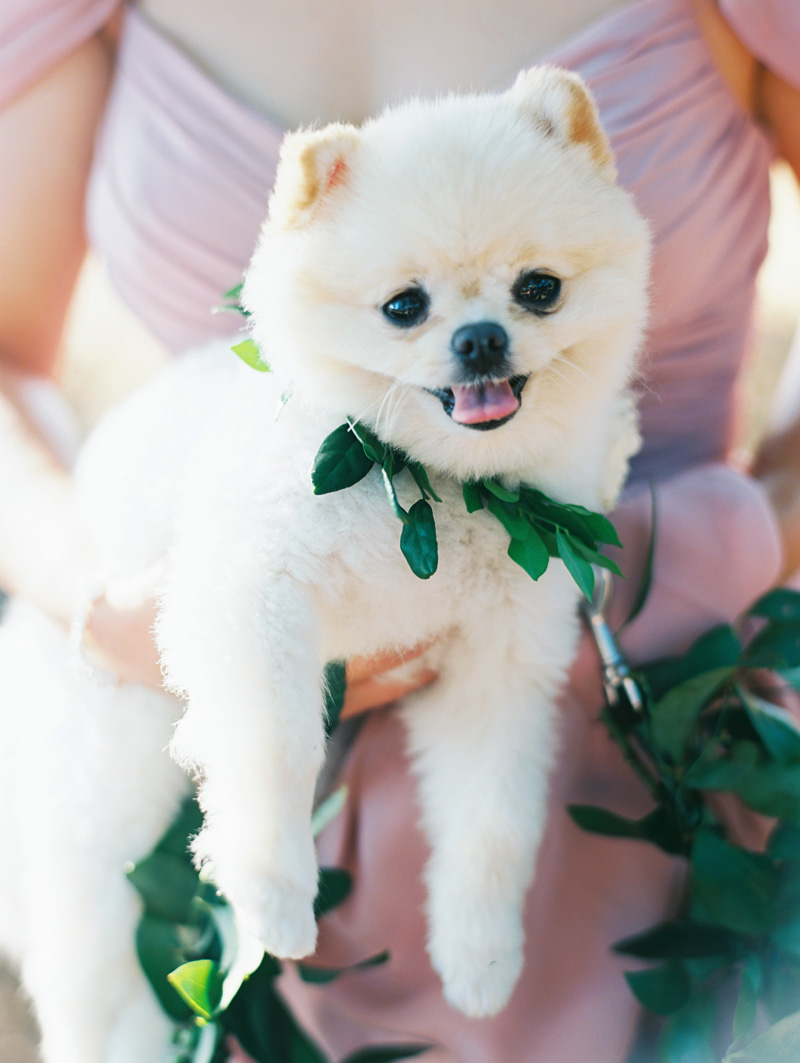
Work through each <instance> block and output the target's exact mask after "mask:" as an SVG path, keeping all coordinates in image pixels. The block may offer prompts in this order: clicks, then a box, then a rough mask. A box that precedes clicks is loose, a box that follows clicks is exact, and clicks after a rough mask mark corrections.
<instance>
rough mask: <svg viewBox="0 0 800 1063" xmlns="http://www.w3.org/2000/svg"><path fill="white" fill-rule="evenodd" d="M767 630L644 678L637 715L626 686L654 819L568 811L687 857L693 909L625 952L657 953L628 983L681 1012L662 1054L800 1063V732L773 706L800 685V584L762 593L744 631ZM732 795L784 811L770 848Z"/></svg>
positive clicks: (622, 945) (718, 631) (771, 811)
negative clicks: (739, 839) (739, 813)
mask: <svg viewBox="0 0 800 1063" xmlns="http://www.w3.org/2000/svg"><path fill="white" fill-rule="evenodd" d="M756 623H757V624H758V625H759V630H758V632H757V634H756V635H755V637H753V638H752V639H751V640H750V641H749V642H746V641H744V640H743V638H742V633H741V630H736V629H735V628H733V627H731V626H728V625H721V626H719V627H716V628H714V629H713V630H711V631H709V632H708V633H707V634H705V635H703V636H702V637H701V638H699V639H698V640H697V641H696V642H695V643H694V644H693V645H692V646H691V648H690V649H689V650H688V652H687V653H685V654H684V655H683V656H682V657H677V658H669V659H665V660H659V661H655V662H652V663H650V664H646V665H643V666H642V667H641V668H639V669H638V670H636V671H634V672H633V673H632V677H633V679H634V680H635V681H636V683H637V684H638V686H639V688H640V691H641V693H642V695H643V704H642V705H640V707H639V708H638V710H637V709H635V708H634V707H633V706H632V704H631V701H630V700H629V698H628V697H627V696H626V694H625V690H624V688H623V689H620V690H619V691H618V697H617V698H616V699H612V700H610V701H609V704H608V705H607V706H606V708H605V710H604V712H603V720H604V722H605V724H606V727H607V728H608V731H609V733H610V734H611V736H612V738H614V740H615V741H616V742H617V743H618V744H619V745H620V747H621V749H622V751H623V753H624V755H625V758H626V760H627V761H628V763H629V764H630V765H631V767H632V768H633V769H634V771H635V772H636V774H637V775H638V776H639V778H640V779H641V780H642V782H643V783H644V784H645V786H646V787H647V788H648V790H649V791H650V793H651V795H652V797H653V799H654V801H655V807H654V809H653V810H652V811H651V812H650V813H648V814H647V815H646V816H645V817H644V818H643V819H640V820H630V819H625V818H623V817H621V816H619V815H617V814H616V813H614V812H610V811H608V810H605V809H601V808H595V807H591V806H573V807H571V808H570V810H569V811H570V813H571V815H572V817H573V819H574V820H575V822H576V823H577V824H578V825H579V826H580V827H582V828H583V829H584V830H587V831H591V832H593V833H596V834H604V835H609V836H613V837H617V838H631V839H638V840H641V841H644V842H648V843H650V844H652V845H655V846H657V847H658V848H659V849H662V850H663V851H665V852H667V853H670V854H673V855H677V856H679V857H682V858H683V859H684V860H686V862H687V864H688V869H689V897H688V899H687V902H686V906H685V911H684V913H683V914H682V915H681V916H680V917H678V918H676V919H672V920H669V921H667V922H663V923H660V924H659V925H657V926H655V927H652V928H651V929H649V930H646V931H644V932H643V933H640V934H637V935H636V936H635V937H629V938H626V939H625V940H624V941H620V942H618V943H617V944H616V945H615V946H614V948H615V950H616V951H617V952H620V953H622V954H624V955H628V956H635V957H637V958H639V959H640V960H650V961H657V963H656V965H655V966H651V967H649V968H646V969H644V970H638V971H634V972H630V973H628V974H627V975H626V978H627V980H628V983H629V985H630V987H631V989H632V991H633V993H634V994H635V996H636V997H637V999H638V1000H639V1001H640V1002H641V1003H642V1004H643V1005H644V1007H645V1008H648V1009H649V1010H650V1011H651V1012H653V1013H655V1014H656V1015H660V1016H662V1017H665V1019H666V1021H665V1023H664V1027H663V1032H662V1033H661V1037H660V1042H659V1059H660V1060H661V1063H720V1061H722V1063H797V1060H798V1059H800V1010H799V1009H800V729H798V727H797V726H796V724H795V723H794V722H793V720H792V718H791V716H790V715H789V714H788V712H787V711H786V710H785V709H783V708H781V706H780V705H779V704H778V703H777V702H776V700H774V699H775V697H780V696H783V695H785V694H786V692H787V691H789V690H791V689H792V688H794V689H795V690H800V593H797V592H795V591H791V590H788V589H781V590H774V591H771V592H770V593H768V594H767V595H765V596H764V597H762V598H761V599H759V601H757V602H756V603H755V605H754V606H752V608H751V609H750V610H749V611H748V613H747V614H745V616H744V618H743V621H742V623H741V624H740V625H739V627H740V628H742V627H745V628H746V627H748V626H749V627H751V628H752V626H753V625H754V624H756ZM719 792H727V793H731V794H734V795H736V797H737V798H738V799H739V800H740V801H741V802H742V803H743V804H744V805H746V806H747V807H748V808H750V809H752V810H753V811H755V812H759V813H762V814H763V815H766V816H770V817H773V818H774V819H775V820H776V822H775V825H774V826H773V828H772V830H771V833H770V835H769V841H768V844H767V847H766V851H764V852H753V851H750V850H748V849H745V848H742V847H741V846H739V845H737V844H736V843H735V842H734V841H733V840H732V839H731V837H730V836H729V832H728V830H727V829H726V827H725V824H724V822H723V820H722V819H720V817H719V815H718V814H717V812H716V811H715V808H714V807H712V805H711V804H709V801H708V799H707V795H708V794H710V793H719ZM731 998H732V999H733V1001H734V1002H735V1006H731ZM726 1002H727V1003H726Z"/></svg>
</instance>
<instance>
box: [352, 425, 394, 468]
mask: <svg viewBox="0 0 800 1063" xmlns="http://www.w3.org/2000/svg"><path fill="white" fill-rule="evenodd" d="M349 425H350V430H351V432H352V433H353V435H354V436H355V437H356V439H357V440H358V441H359V443H360V444H361V446H362V447H363V449H364V453H365V454H366V456H367V457H368V458H369V460H370V461H373V462H375V464H376V465H382V464H383V462H384V461H385V460H386V457H387V455H388V454H389V453H390V448H389V447H387V445H386V444H385V443H384V442H382V440H380V439H378V437H377V436H376V435H375V433H374V432H373V431H372V430H371V429H369V428H367V426H366V425H365V424H361V422H360V421H350V422H349Z"/></svg>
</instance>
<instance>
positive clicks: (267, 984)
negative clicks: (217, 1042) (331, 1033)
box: [220, 956, 327, 1063]
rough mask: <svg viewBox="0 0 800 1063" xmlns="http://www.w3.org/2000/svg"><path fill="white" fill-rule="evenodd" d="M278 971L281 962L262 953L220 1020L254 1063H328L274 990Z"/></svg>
mask: <svg viewBox="0 0 800 1063" xmlns="http://www.w3.org/2000/svg"><path fill="white" fill-rule="evenodd" d="M279 972H280V964H278V963H277V961H276V960H274V959H273V958H272V957H271V956H265V957H264V962H263V963H262V964H261V966H260V967H259V968H258V970H257V971H255V972H254V974H252V975H251V976H250V978H248V979H247V981H246V982H245V983H244V984H243V985H242V988H241V989H240V990H239V992H238V993H237V994H236V996H235V997H234V998H233V1000H232V1001H231V1004H230V1006H229V1007H228V1008H227V1010H226V1011H225V1012H223V1014H222V1015H221V1016H220V1021H221V1022H222V1023H223V1024H224V1026H225V1029H226V1030H228V1031H229V1032H230V1033H232V1034H233V1035H234V1036H235V1037H236V1039H237V1040H238V1041H239V1043H240V1044H241V1046H242V1048H244V1050H245V1051H246V1052H247V1053H248V1054H249V1055H250V1056H252V1057H253V1059H254V1060H256V1063H327V1060H326V1057H325V1056H324V1055H323V1053H322V1052H321V1051H320V1050H319V1049H318V1048H317V1047H316V1045H315V1044H314V1043H313V1041H311V1040H310V1039H309V1038H308V1037H307V1036H306V1034H305V1033H304V1032H303V1031H302V1030H301V1029H300V1027H299V1026H298V1024H297V1022H296V1020H295V1019H294V1017H293V1016H292V1014H291V1012H290V1011H289V1010H288V1008H287V1007H286V1005H285V1004H284V1003H283V1001H282V1000H281V999H280V997H279V996H278V994H277V993H276V991H275V987H274V983H275V977H276V974H277V973H279Z"/></svg>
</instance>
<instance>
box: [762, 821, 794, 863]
mask: <svg viewBox="0 0 800 1063" xmlns="http://www.w3.org/2000/svg"><path fill="white" fill-rule="evenodd" d="M767 852H768V853H769V855H770V856H772V857H774V858H775V859H776V860H789V861H791V862H792V863H795V862H800V827H798V826H795V825H794V824H793V823H778V824H776V825H775V827H774V828H773V830H772V833H771V834H770V836H769V844H768V846H767Z"/></svg>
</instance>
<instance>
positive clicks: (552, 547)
mask: <svg viewBox="0 0 800 1063" xmlns="http://www.w3.org/2000/svg"><path fill="white" fill-rule="evenodd" d="M376 465H377V466H378V467H379V468H380V470H381V475H382V477H383V483H384V486H385V488H386V493H387V495H388V497H389V501H390V503H391V505H392V508H393V509H394V512H395V514H396V515H397V517H398V519H399V520H400V521H401V523H402V525H403V529H402V532H401V534H400V549H401V550H402V552H403V555H404V556H405V558H406V560H407V561H408V564H409V566H410V568H411V571H412V572H413V573H414V575H415V576H419V577H420V579H428V578H429V577H430V576H432V575H433V574H434V572H435V571H436V569H437V566H438V561H439V547H438V542H437V538H436V521H435V518H434V513H433V508H432V506H431V504H430V500H431V499H433V501H435V502H441V499H440V498H439V497H438V495H437V494H436V492H435V491H434V490H433V488H432V487H431V483H430V479H429V477H428V474H427V472H426V470H425V467H424V466H423V465H421V464H420V463H419V462H417V461H413V460H412V459H411V458H409V457H408V455H407V454H405V453H404V452H403V451H402V450H400V449H399V448H397V447H393V446H390V445H389V444H387V443H384V442H382V441H381V440H380V439H378V438H377V436H376V435H375V434H374V433H373V432H372V431H371V430H370V429H369V428H367V427H366V425H363V424H360V423H359V422H357V421H348V422H346V423H345V424H343V425H340V426H339V427H338V428H336V429H335V430H334V431H333V432H331V433H330V435H329V436H327V437H326V438H325V440H324V441H323V443H322V446H321V447H320V449H319V451H318V453H317V456H316V458H315V460H314V467H313V470H312V474H311V478H312V482H313V485H314V492H315V493H316V494H318V495H323V494H328V493H330V492H332V491H342V490H344V489H345V488H348V487H352V486H353V485H354V484H357V483H358V482H359V481H360V480H362V479H363V478H364V477H365V476H366V475H367V473H369V472H370V471H371V469H372V468H373V467H374V466H376ZM403 470H407V471H408V473H409V474H410V475H411V477H412V479H413V480H414V482H415V483H416V485H417V487H418V488H419V491H420V494H421V498H420V499H419V500H418V501H417V502H415V503H414V504H413V505H412V506H411V507H410V509H408V510H406V509H404V508H403V506H401V505H400V502H399V501H398V498H397V491H396V490H395V486H394V478H395V476H397V475H398V474H399V473H401V472H402V471H403ZM462 492H463V497H464V504H465V505H466V507H467V511H468V512H469V513H475V512H478V511H481V510H483V509H488V511H489V513H491V514H492V516H493V517H495V518H496V519H497V520H499V521H500V523H501V524H502V525H503V527H504V528H505V529H506V531H507V532H508V533H509V536H510V542H509V546H508V556H509V557H510V558H511V560H512V561H515V562H516V563H517V564H518V565H520V566H521V567H522V568H523V569H525V571H526V572H527V573H528V575H529V576H530V577H531V578H532V579H534V580H537V579H539V578H540V576H542V575H543V574H544V572H545V571H546V570H547V567H548V564H549V562H550V558H551V557H557V558H560V559H561V560H562V561H563V562H564V564H565V565H566V567H567V570H568V571H569V573H570V575H571V576H572V578H573V579H574V580H575V582H576V583H577V585H578V587H579V588H580V589H581V591H582V592H583V593H584V594H585V595H586V597H587V598H591V596H592V591H593V589H594V572H593V570H592V565H593V564H595V565H601V566H603V567H604V568H608V569H611V571H612V572H615V573H617V574H618V575H620V574H621V573H620V571H619V569H618V568H617V566H616V565H615V564H614V562H613V561H612V560H611V559H610V558H608V557H605V556H604V555H603V554H601V553H600V551H599V549H598V548H599V545H600V544H601V543H608V544H610V545H613V546H620V545H621V544H620V541H619V538H618V537H617V533H616V531H615V530H614V526H613V524H612V523H611V522H610V521H609V520H608V518H607V517H604V516H603V515H602V514H601V513H593V512H592V511H591V510H588V509H585V508H584V507H583V506H577V505H565V504H563V503H560V502H556V501H554V500H553V499H552V498H549V497H548V496H547V495H546V494H544V492H542V491H539V490H537V489H536V488H534V487H528V486H524V485H523V486H520V487H516V488H513V489H510V488H507V487H505V486H504V485H503V484H502V483H500V481H499V480H496V479H489V478H484V479H481V480H474V481H470V482H468V483H465V484H463V485H462Z"/></svg>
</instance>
